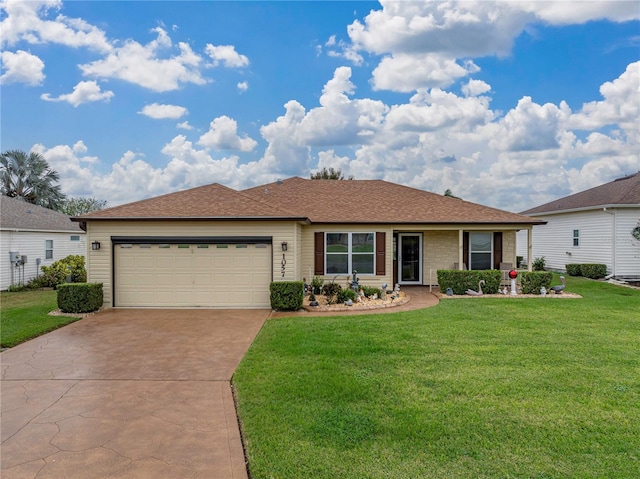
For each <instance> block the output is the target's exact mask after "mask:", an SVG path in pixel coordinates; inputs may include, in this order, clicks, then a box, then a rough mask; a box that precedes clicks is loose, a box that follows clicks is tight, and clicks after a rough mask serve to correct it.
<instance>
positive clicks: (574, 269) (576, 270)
mask: <svg viewBox="0 0 640 479" xmlns="http://www.w3.org/2000/svg"><path fill="white" fill-rule="evenodd" d="M564 267H565V268H566V270H567V274H568V275H569V276H582V272H581V271H580V265H579V264H565V265H564Z"/></svg>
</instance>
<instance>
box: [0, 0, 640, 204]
mask: <svg viewBox="0 0 640 479" xmlns="http://www.w3.org/2000/svg"><path fill="white" fill-rule="evenodd" d="M0 22H1V23H0V49H1V61H2V70H1V75H0V114H1V116H0V141H1V149H2V151H3V152H4V151H7V150H16V149H17V150H24V151H34V152H37V153H40V154H42V155H43V156H44V157H45V158H46V159H47V161H48V162H49V164H50V166H51V167H52V168H53V169H55V170H56V171H57V172H58V173H59V174H60V177H61V180H60V184H61V186H62V190H63V192H64V193H65V194H66V195H67V196H69V197H93V198H96V199H99V200H106V201H107V202H108V204H109V206H116V205H119V204H123V203H128V202H131V201H136V200H140V199H144V198H149V197H152V196H157V195H161V194H165V193H170V192H174V191H180V190H184V189H188V188H192V187H196V186H201V185H205V184H210V183H220V184H223V185H226V186H229V187H231V188H234V189H238V190H241V189H245V188H249V187H253V186H256V185H260V184H265V183H268V182H272V181H276V180H278V179H285V178H289V177H291V176H300V177H303V178H309V175H310V174H312V173H314V172H316V171H318V170H319V169H321V168H325V167H326V168H329V167H333V168H337V169H340V170H342V172H343V173H344V175H345V176H353V177H354V178H355V179H358V180H364V179H384V180H387V181H392V182H395V183H400V184H403V185H407V186H412V187H415V188H420V189H424V190H427V191H432V192H434V193H439V194H443V193H444V192H445V191H446V190H447V189H450V190H451V191H452V192H453V194H454V195H456V196H459V197H461V198H463V199H465V200H468V201H472V202H476V203H480V204H484V205H487V206H492V207H496V208H500V209H504V210H508V211H513V212H518V211H523V210H526V209H528V208H531V207H534V206H537V205H540V204H543V203H546V202H549V201H552V200H554V199H557V198H559V197H563V196H566V195H569V194H572V193H577V192H580V191H583V190H585V189H588V188H592V187H595V186H598V185H600V184H603V183H606V182H609V181H612V180H614V179H616V178H619V177H622V176H625V175H628V174H632V173H635V172H637V171H639V170H640V3H639V2H638V1H637V0H634V1H582V2H579V1H570V2H555V1H539V2H536V1H496V2H492V1H463V2H457V1H449V2H432V1H426V2H418V1H415V2H414V1H411V2H409V1H382V2H380V3H378V2H364V1H355V2H354V1H340V2H331V1H306V2H284V1H256V2H245V1H238V2H217V1H180V2H178V1H160V2H151V1H137V2H133V1H103V2H99V1H91V2H84V1H70V2H62V1H58V0H42V1H41V0H38V1H35V0H34V1H24V0H18V1H15V0H0ZM387 206H389V207H397V206H398V205H387ZM352 207H358V208H361V207H365V208H372V211H375V209H376V208H378V207H380V205H358V203H357V198H354V202H353V204H350V205H345V208H352Z"/></svg>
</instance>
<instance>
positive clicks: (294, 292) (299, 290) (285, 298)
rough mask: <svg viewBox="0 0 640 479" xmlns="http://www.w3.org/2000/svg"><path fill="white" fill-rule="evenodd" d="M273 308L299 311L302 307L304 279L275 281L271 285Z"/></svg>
mask: <svg viewBox="0 0 640 479" xmlns="http://www.w3.org/2000/svg"><path fill="white" fill-rule="evenodd" d="M269 291H270V293H271V309H274V310H276V311H298V310H299V309H301V308H302V300H303V298H304V283H303V282H302V281H274V282H273V283H271V285H270V286H269Z"/></svg>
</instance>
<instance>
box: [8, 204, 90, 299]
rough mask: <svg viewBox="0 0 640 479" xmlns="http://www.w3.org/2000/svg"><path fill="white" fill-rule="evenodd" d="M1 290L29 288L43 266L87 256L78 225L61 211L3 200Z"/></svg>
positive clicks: (83, 239) (82, 233)
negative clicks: (19, 287)
mask: <svg viewBox="0 0 640 479" xmlns="http://www.w3.org/2000/svg"><path fill="white" fill-rule="evenodd" d="M0 218H1V219H0V236H1V238H0V258H1V259H0V272H1V278H2V279H1V281H0V290H2V291H5V290H6V289H8V288H9V286H11V285H12V284H15V285H19V284H26V283H28V282H29V281H30V280H31V279H33V278H35V277H36V276H37V275H38V274H39V272H40V267H41V266H49V265H51V263H53V262H54V261H58V260H59V259H62V258H65V257H67V256H69V255H70V254H75V255H81V256H84V255H85V253H86V251H87V242H86V236H87V235H86V233H85V232H84V231H83V230H82V229H81V228H80V226H79V225H78V223H74V222H72V221H71V218H70V217H69V216H67V215H65V214H62V213H60V212H58V211H53V210H50V209H48V208H43V207H42V206H37V205H33V204H31V203H27V202H26V201H23V200H21V199H17V198H10V197H8V196H4V195H3V196H2V197H0Z"/></svg>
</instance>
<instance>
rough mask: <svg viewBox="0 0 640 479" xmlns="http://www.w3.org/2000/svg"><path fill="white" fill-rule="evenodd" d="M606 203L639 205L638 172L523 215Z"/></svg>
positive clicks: (639, 183) (532, 209) (639, 177)
mask: <svg viewBox="0 0 640 479" xmlns="http://www.w3.org/2000/svg"><path fill="white" fill-rule="evenodd" d="M608 205H635V206H640V173H635V174H633V175H629V176H625V177H624V178H619V179H617V180H614V181H611V182H610V183H605V184H604V185H600V186H596V187H595V188H591V189H589V190H586V191H582V192H580V193H575V194H573V195H569V196H565V197H564V198H560V199H558V200H555V201H551V202H549V203H545V204H544V205H540V206H536V207H535V208H531V209H529V210H527V211H523V212H522V214H523V215H533V214H540V213H552V212H554V213H555V212H559V211H566V210H576V209H583V208H590V207H597V206H608Z"/></svg>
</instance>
